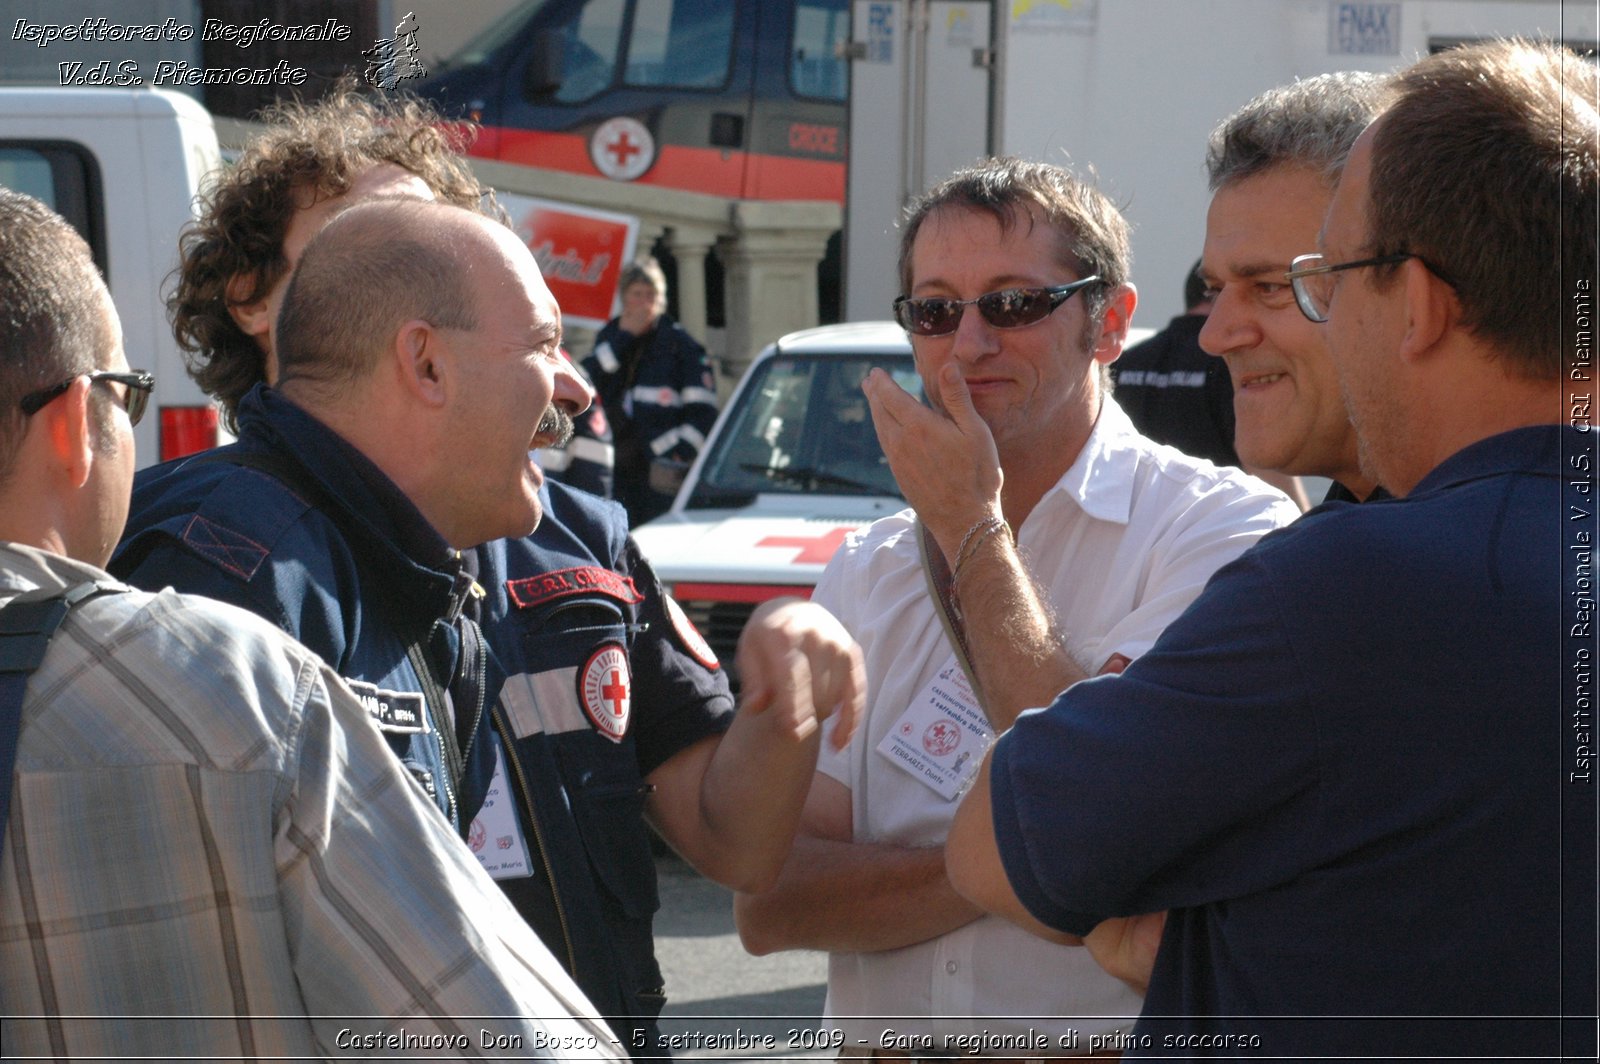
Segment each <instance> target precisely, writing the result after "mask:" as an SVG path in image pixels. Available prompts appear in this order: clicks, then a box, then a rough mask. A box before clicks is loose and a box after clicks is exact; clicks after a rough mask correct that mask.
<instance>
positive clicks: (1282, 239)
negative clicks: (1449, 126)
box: [1200, 73, 1386, 502]
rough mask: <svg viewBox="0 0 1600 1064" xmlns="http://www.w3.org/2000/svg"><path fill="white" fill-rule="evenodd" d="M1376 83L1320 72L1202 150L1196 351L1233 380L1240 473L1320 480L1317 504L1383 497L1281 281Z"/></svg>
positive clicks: (1323, 346)
mask: <svg viewBox="0 0 1600 1064" xmlns="http://www.w3.org/2000/svg"><path fill="white" fill-rule="evenodd" d="M1385 83H1386V79H1384V78H1382V77H1380V76H1379V75H1377V74H1366V73H1341V74H1323V75H1321V76H1319V77H1314V78H1307V79H1305V80H1303V81H1297V82H1295V83H1294V84H1292V85H1285V86H1283V87H1281V88H1276V89H1272V90H1270V91H1268V92H1265V93H1263V94H1262V95H1260V96H1258V97H1256V98H1255V99H1254V100H1251V101H1250V102H1249V103H1247V104H1245V106H1244V107H1243V108H1241V109H1240V110H1239V111H1238V112H1237V113H1235V114H1233V115H1232V116H1230V117H1229V118H1228V119H1227V120H1226V121H1224V122H1223V123H1222V124H1221V125H1220V126H1218V127H1217V129H1216V130H1215V132H1213V133H1212V134H1211V141H1210V144H1209V146H1208V147H1207V150H1206V170H1207V173H1208V175H1209V177H1210V181H1211V191H1212V198H1211V209H1210V211H1209V212H1208V213H1207V215H1206V243H1205V250H1204V254H1203V256H1202V258H1201V275H1202V276H1203V278H1204V280H1205V283H1206V285H1207V287H1208V288H1209V289H1210V290H1211V291H1212V292H1213V293H1214V303H1213V305H1212V308H1211V315H1210V317H1208V318H1207V319H1206V323H1205V326H1204V327H1203V328H1202V329H1201V330H1200V346H1201V347H1203V348H1204V349H1205V350H1206V351H1208V352H1210V353H1211V354H1213V355H1217V356H1220V357H1221V358H1222V360H1223V361H1224V362H1226V363H1227V365H1228V373H1229V374H1230V375H1231V377H1232V378H1233V410H1234V421H1235V427H1234V446H1235V447H1236V448H1237V450H1238V452H1239V457H1240V458H1242V459H1243V460H1244V461H1245V462H1247V463H1249V464H1250V465H1252V466H1254V467H1256V468H1261V469H1269V470H1275V471H1277V472H1280V473H1286V474H1290V475H1294V476H1317V477H1328V478H1330V479H1331V480H1332V481H1333V486H1332V487H1331V488H1329V490H1328V496H1327V497H1328V499H1330V500H1331V499H1339V500H1343V501H1346V502H1351V501H1354V502H1359V501H1361V500H1363V499H1367V498H1370V497H1372V496H1373V495H1374V494H1375V493H1376V494H1378V495H1379V496H1380V497H1381V496H1382V494H1383V493H1382V490H1381V489H1380V488H1378V487H1377V485H1376V483H1375V482H1374V481H1373V480H1372V478H1371V477H1370V476H1369V475H1368V474H1367V473H1365V472H1363V471H1362V469H1361V466H1360V463H1359V462H1358V461H1357V460H1356V432H1355V429H1354V428H1353V427H1352V426H1351V424H1350V416H1349V414H1348V413H1347V412H1346V411H1345V405H1344V396H1343V395H1341V394H1340V392H1339V380H1338V375H1337V373H1336V372H1335V370H1334V366H1333V359H1332V358H1330V357H1329V355H1328V345H1327V340H1326V337H1325V330H1324V329H1322V328H1321V327H1320V326H1318V325H1317V324H1315V323H1314V322H1312V321H1308V320H1307V319H1306V317H1305V316H1304V315H1303V314H1301V313H1300V310H1299V309H1298V308H1297V307H1296V305H1295V298H1294V292H1293V291H1292V290H1291V288H1290V285H1289V282H1288V280H1287V278H1286V277H1285V276H1284V275H1285V274H1286V273H1287V272H1288V270H1289V266H1290V260H1292V259H1293V258H1294V257H1295V256H1296V255H1298V254H1299V253H1300V252H1302V251H1304V250H1305V249H1306V248H1308V247H1311V246H1312V245H1313V244H1315V242H1316V237H1317V230H1318V228H1319V227H1320V226H1321V225H1322V217H1323V215H1324V214H1325V213H1326V212H1327V209H1328V200H1329V199H1330V198H1331V197H1332V195H1333V184H1334V182H1335V181H1337V180H1338V178H1339V170H1340V168H1341V167H1342V166H1343V165H1344V159H1345V155H1346V154H1347V153H1348V152H1349V151H1350V145H1351V144H1353V143H1355V139H1356V137H1357V136H1358V135H1359V134H1360V133H1361V131H1362V130H1363V129H1365V128H1366V127H1367V125H1368V123H1370V122H1371V121H1372V119H1373V118H1374V117H1375V116H1376V115H1377V113H1378V110H1379V108H1380V107H1381V106H1382V103H1383V96H1384V92H1385Z"/></svg>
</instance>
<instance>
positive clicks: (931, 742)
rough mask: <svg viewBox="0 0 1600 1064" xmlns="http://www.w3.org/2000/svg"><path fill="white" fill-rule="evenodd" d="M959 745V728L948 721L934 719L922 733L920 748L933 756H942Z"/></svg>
mask: <svg viewBox="0 0 1600 1064" xmlns="http://www.w3.org/2000/svg"><path fill="white" fill-rule="evenodd" d="M960 745H961V729H960V728H958V727H956V726H955V725H954V724H951V723H950V722H949V721H944V720H940V721H935V722H933V723H932V724H930V725H928V730H927V731H925V732H923V733H922V748H923V749H924V750H926V751H928V753H930V754H932V755H933V756H934V757H944V756H945V755H946V754H948V753H950V752H951V751H953V750H954V749H955V748H956V747H958V746H960Z"/></svg>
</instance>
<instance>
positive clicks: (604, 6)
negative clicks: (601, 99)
mask: <svg viewBox="0 0 1600 1064" xmlns="http://www.w3.org/2000/svg"><path fill="white" fill-rule="evenodd" d="M625 7H626V0H590V2H589V3H587V4H584V5H583V10H582V11H580V12H579V13H578V17H577V18H576V19H574V20H572V21H571V22H568V23H567V24H566V25H565V26H563V27H562V30H563V31H564V32H565V34H566V46H565V47H564V48H563V50H562V57H561V88H559V89H557V90H556V99H557V100H559V101H561V102H562V103H574V102H576V101H578V100H587V99H589V98H590V97H591V96H595V95H597V94H598V93H600V92H602V91H604V90H605V89H607V88H609V87H610V86H611V79H612V77H613V76H614V72H615V71H616V69H617V52H618V49H619V46H620V44H621V42H622V14H623V10H624V8H625Z"/></svg>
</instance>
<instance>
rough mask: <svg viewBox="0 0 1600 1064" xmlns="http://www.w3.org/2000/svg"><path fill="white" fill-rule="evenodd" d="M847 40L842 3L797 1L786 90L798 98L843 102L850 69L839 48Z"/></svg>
mask: <svg viewBox="0 0 1600 1064" xmlns="http://www.w3.org/2000/svg"><path fill="white" fill-rule="evenodd" d="M849 37H850V8H849V5H848V4H846V3H845V0H800V2H799V3H797V4H795V6H794V38H793V40H794V43H793V45H792V46H791V48H790V54H789V87H790V88H791V89H793V90H794V92H795V95H797V96H814V97H817V98H819V99H824V100H837V101H839V102H841V103H842V102H844V99H845V94H846V92H847V91H848V88H849V85H848V82H847V81H846V77H847V74H848V72H849V66H848V65H847V64H846V62H845V60H844V59H843V58H842V57H841V56H840V55H839V48H840V47H841V46H842V45H843V44H844V43H845V42H846V41H847V40H848V39H849Z"/></svg>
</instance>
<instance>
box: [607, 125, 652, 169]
mask: <svg viewBox="0 0 1600 1064" xmlns="http://www.w3.org/2000/svg"><path fill="white" fill-rule="evenodd" d="M606 151H607V152H609V153H610V155H611V157H612V158H613V159H615V160H616V161H617V168H618V169H619V170H620V169H625V168H626V167H627V165H628V160H629V159H631V158H633V157H634V156H635V155H638V154H639V153H640V152H642V151H644V149H643V148H641V147H639V145H637V144H635V143H634V142H633V141H631V140H629V139H628V131H627V130H626V129H624V130H623V131H622V132H621V133H618V134H617V139H616V140H614V141H612V142H611V143H610V144H607V145H606Z"/></svg>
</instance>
